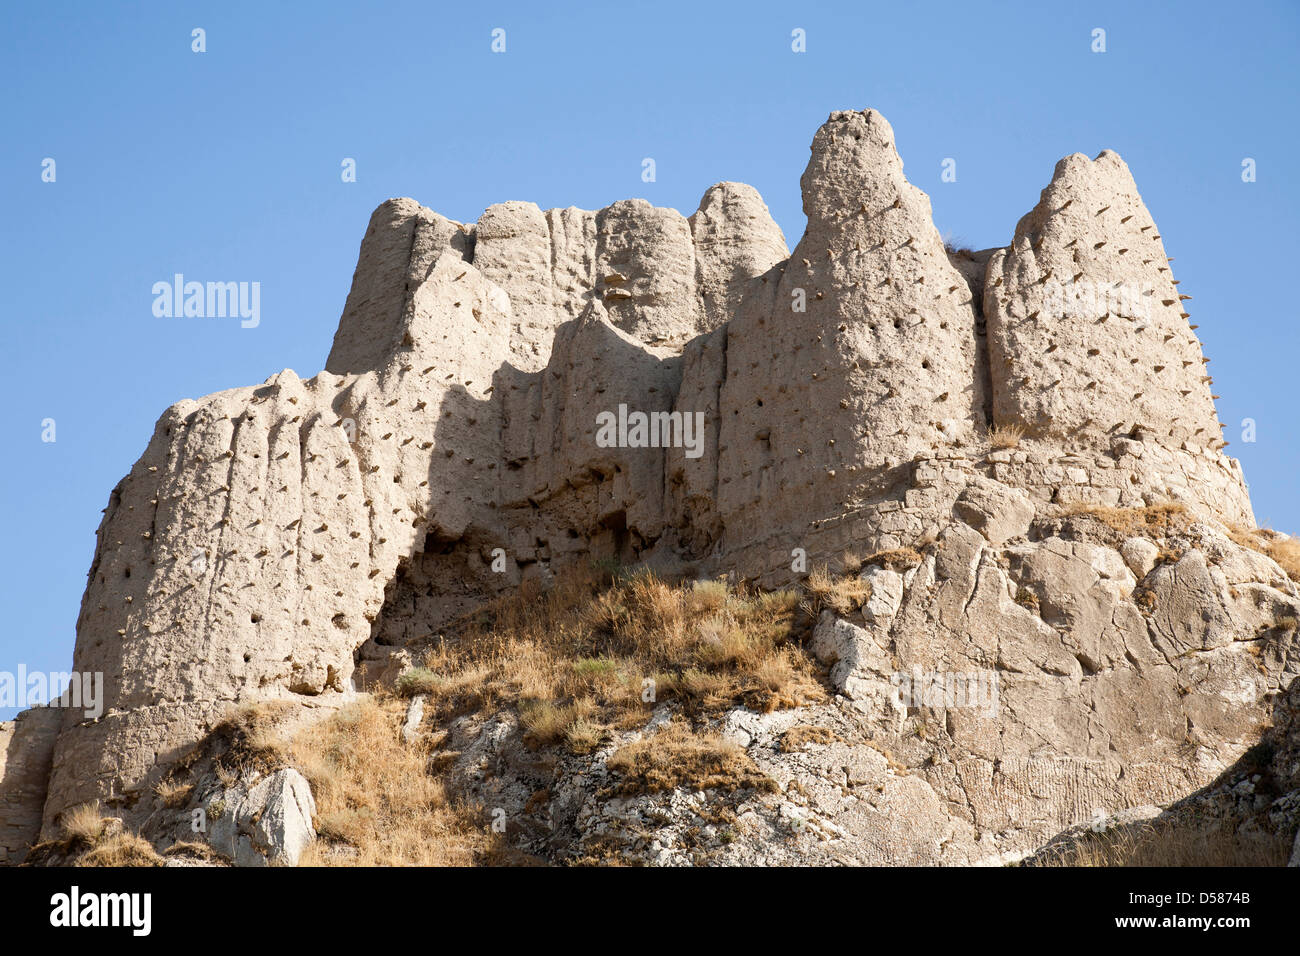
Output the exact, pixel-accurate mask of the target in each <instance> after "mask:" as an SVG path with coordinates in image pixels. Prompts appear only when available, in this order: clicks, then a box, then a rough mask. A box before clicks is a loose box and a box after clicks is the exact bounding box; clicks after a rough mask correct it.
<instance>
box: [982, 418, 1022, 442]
mask: <svg viewBox="0 0 1300 956" xmlns="http://www.w3.org/2000/svg"><path fill="white" fill-rule="evenodd" d="M1024 437H1025V426H1024V425H1017V424H1015V423H1009V424H1006V425H994V426H993V427H992V428H990V429H989V444H990V445H991V446H992V447H994V448H1018V447H1019V446H1020V439H1022V438H1024Z"/></svg>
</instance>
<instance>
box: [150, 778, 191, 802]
mask: <svg viewBox="0 0 1300 956" xmlns="http://www.w3.org/2000/svg"><path fill="white" fill-rule="evenodd" d="M193 792H194V784H192V783H180V782H179V781H177V780H173V779H171V778H170V777H168V778H167V779H166V780H162V781H159V783H158V785H157V786H156V787H154V793H156V794H157V795H158V799H159V800H161V801H162V803H163V806H164V807H166V808H167V809H169V810H176V809H178V808H180V807H183V806H185V804H186V803H188V802H189V799H190V794H191V793H193Z"/></svg>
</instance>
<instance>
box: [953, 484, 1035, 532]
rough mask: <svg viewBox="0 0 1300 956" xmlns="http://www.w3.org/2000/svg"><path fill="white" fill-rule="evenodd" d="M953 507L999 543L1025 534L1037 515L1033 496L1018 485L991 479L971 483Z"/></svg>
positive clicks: (964, 518) (963, 518) (969, 522)
mask: <svg viewBox="0 0 1300 956" xmlns="http://www.w3.org/2000/svg"><path fill="white" fill-rule="evenodd" d="M953 510H954V511H955V512H956V514H957V517H959V518H961V519H962V520H963V521H965V522H966V523H967V524H969V525H970V526H971V527H972V528H974V529H975V530H976V531H978V532H980V533H981V534H983V535H984V537H985V538H987V539H988V541H989V543H990V544H995V545H996V544H1002V543H1003V542H1005V541H1008V540H1010V539H1011V538H1019V537H1023V536H1024V534H1025V533H1026V532H1027V531H1028V530H1029V522H1030V521H1032V520H1033V518H1034V503H1033V502H1032V501H1031V500H1030V498H1029V495H1027V494H1025V492H1023V491H1021V490H1019V489H1018V488H1008V487H1007V486H1006V485H1003V484H1000V483H998V482H996V481H987V480H976V481H972V482H971V483H970V484H969V485H967V486H966V489H965V490H964V491H963V492H962V493H961V495H959V496H958V498H957V503H956V504H955V505H954V506H953Z"/></svg>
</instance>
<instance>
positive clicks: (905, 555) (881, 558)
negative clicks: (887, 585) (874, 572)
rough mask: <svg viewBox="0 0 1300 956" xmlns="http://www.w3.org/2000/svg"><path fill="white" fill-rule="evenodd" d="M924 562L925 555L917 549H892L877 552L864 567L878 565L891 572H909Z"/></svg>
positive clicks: (868, 556) (864, 561) (868, 558)
mask: <svg viewBox="0 0 1300 956" xmlns="http://www.w3.org/2000/svg"><path fill="white" fill-rule="evenodd" d="M923 560H925V557H924V555H922V554H921V552H920V551H918V550H916V548H890V549H889V550H888V551H877V552H875V553H874V554H869V555H867V557H866V558H865V559H864V560H863V562H862V566H863V567H864V568H865V567H867V566H868V565H872V564H878V565H880V566H881V567H882V568H888V569H889V570H890V571H900V572H901V571H907V570H910V569H911V568H914V567H916V566H917V565H918V564H920V563H921V562H922V561H923Z"/></svg>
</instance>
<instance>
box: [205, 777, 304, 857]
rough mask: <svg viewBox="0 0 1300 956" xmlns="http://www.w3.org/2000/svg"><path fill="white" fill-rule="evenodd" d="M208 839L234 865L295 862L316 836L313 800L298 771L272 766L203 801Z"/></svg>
mask: <svg viewBox="0 0 1300 956" xmlns="http://www.w3.org/2000/svg"><path fill="white" fill-rule="evenodd" d="M204 809H205V811H206V814H207V818H208V820H209V827H210V830H209V836H208V842H209V844H210V845H211V846H212V848H213V849H214V850H216V851H217V852H218V853H220V854H222V855H223V856H225V857H228V858H229V859H231V860H232V861H233V862H234V864H235V865H236V866H296V865H297V864H298V858H299V857H300V856H301V855H302V851H303V850H304V849H306V847H307V845H308V844H309V843H311V841H312V840H314V839H315V838H316V829H315V826H314V825H313V822H312V818H313V816H314V814H315V813H316V801H315V800H314V799H313V798H312V794H311V787H310V786H308V784H307V781H306V780H305V779H304V778H303V776H302V774H300V773H298V771H296V770H293V769H288V768H286V769H283V770H277V771H276V772H275V773H272V774H269V775H267V776H264V777H262V778H261V779H259V780H257V781H256V782H254V783H252V784H251V785H249V784H245V783H244V782H242V781H240V782H237V783H236V784H234V785H233V786H231V787H229V788H227V789H226V790H223V791H220V792H219V793H218V794H217V795H215V796H213V797H212V798H210V799H209V800H208V801H207V804H206V805H205V808H204Z"/></svg>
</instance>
